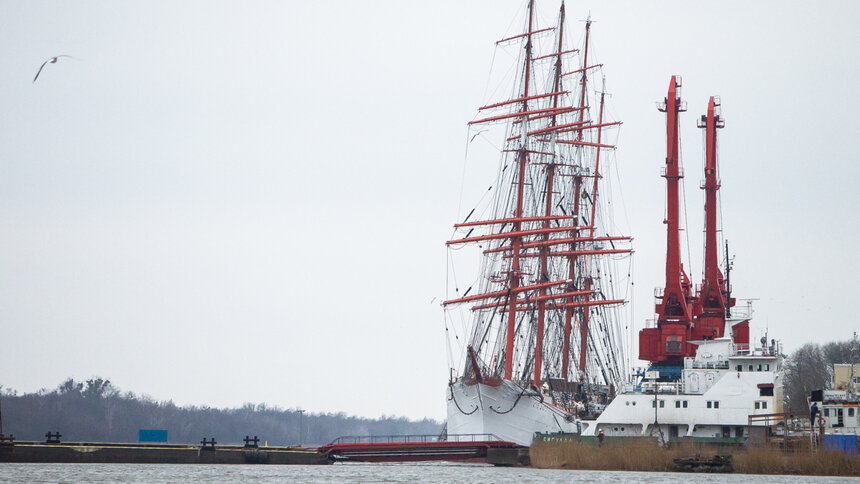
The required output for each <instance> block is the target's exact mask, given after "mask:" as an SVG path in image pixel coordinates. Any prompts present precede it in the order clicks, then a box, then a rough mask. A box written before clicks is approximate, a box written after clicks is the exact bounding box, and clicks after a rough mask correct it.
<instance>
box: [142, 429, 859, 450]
mask: <svg viewBox="0 0 860 484" xmlns="http://www.w3.org/2000/svg"><path fill="white" fill-rule="evenodd" d="M137 441H138V442H165V443H166V442H167V431H166V430H153V429H140V430H138V431H137ZM855 451H856V449H855Z"/></svg>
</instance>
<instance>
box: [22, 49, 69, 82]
mask: <svg viewBox="0 0 860 484" xmlns="http://www.w3.org/2000/svg"><path fill="white" fill-rule="evenodd" d="M60 57H68V58H69V59H75V60H80V59H78V58H77V57H72V56H70V55H66V54H60V55H58V56H56V57H51V58H50V59H48V60H46V61H45V62H42V65H41V66H40V67H39V72H37V73H36V77H34V78H33V82H36V79H38V78H39V74H41V73H42V69H44V68H45V66H46V65H47V64H48V63H49V62H50V63H51V64H56V63H57V60H58V59H59V58H60Z"/></svg>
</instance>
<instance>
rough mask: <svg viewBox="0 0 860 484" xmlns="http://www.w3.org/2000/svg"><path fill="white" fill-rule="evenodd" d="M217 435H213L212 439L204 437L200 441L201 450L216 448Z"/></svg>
mask: <svg viewBox="0 0 860 484" xmlns="http://www.w3.org/2000/svg"><path fill="white" fill-rule="evenodd" d="M216 443H217V442H215V437H212V440H206V437H203V440H201V441H200V445H201V447H200V450H215V444H216Z"/></svg>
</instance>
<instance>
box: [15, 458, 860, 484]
mask: <svg viewBox="0 0 860 484" xmlns="http://www.w3.org/2000/svg"><path fill="white" fill-rule="evenodd" d="M693 479H694V480H695V481H696V482H697V484H701V483H747V484H748V483H765V482H766V483H785V484H802V483H819V482H849V480H850V481H853V482H857V479H852V478H834V477H807V476H750V475H742V474H729V475H708V474H695V475H694V474H678V473H662V472H597V471H565V470H541V469H515V468H504V467H493V466H488V465H478V464H451V463H416V464H335V465H330V466H246V465H236V466H234V465H155V464H0V481H2V482H27V483H29V482H63V483H65V482H68V483H74V482H146V483H174V482H245V481H252V482H255V483H266V482H343V481H346V482H404V483H405V482H416V481H420V482H446V483H447V482H493V483H516V484H525V483H532V482H562V481H564V482H605V483H613V484H618V483H619V482H620V483H623V484H634V483H652V482H669V483H679V484H680V483H687V482H690V481H691V480H693Z"/></svg>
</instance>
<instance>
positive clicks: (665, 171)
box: [660, 166, 684, 178]
mask: <svg viewBox="0 0 860 484" xmlns="http://www.w3.org/2000/svg"><path fill="white" fill-rule="evenodd" d="M668 173H669V170H668V168H667V167H665V166H663V167H661V168H660V176H661V177H663V178H665V177H666V176H667V175H668ZM678 178H684V167H682V166H679V167H678Z"/></svg>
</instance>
